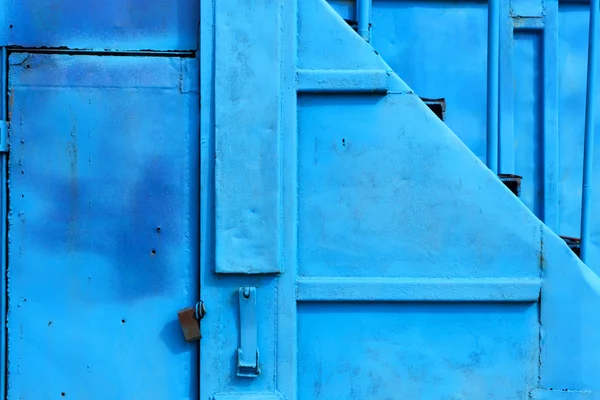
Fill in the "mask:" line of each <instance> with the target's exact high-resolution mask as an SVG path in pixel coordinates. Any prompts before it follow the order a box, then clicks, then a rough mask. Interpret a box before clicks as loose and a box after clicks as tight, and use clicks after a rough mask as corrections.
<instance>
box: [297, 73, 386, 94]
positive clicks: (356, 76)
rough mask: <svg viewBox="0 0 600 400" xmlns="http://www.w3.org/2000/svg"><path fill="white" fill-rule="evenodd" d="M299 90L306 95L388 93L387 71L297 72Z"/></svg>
mask: <svg viewBox="0 0 600 400" xmlns="http://www.w3.org/2000/svg"><path fill="white" fill-rule="evenodd" d="M296 80H297V90H298V92H305V93H387V91H388V73H387V72H386V71H385V70H307V69H300V70H298V71H296Z"/></svg>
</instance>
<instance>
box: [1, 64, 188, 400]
mask: <svg viewBox="0 0 600 400" xmlns="http://www.w3.org/2000/svg"><path fill="white" fill-rule="evenodd" d="M196 76H197V68H196V60H195V59H191V58H190V59H182V58H168V57H162V58H161V57H109V56H103V57H96V56H68V55H49V54H30V55H27V54H13V55H11V57H10V67H9V95H10V99H9V113H10V115H9V116H10V141H11V153H10V159H9V173H10V194H9V204H10V211H9V241H10V244H9V262H8V296H9V305H8V308H9V309H8V374H9V382H10V384H9V388H8V397H9V398H10V399H21V398H32V399H43V398H59V397H61V395H62V396H64V397H70V398H86V399H94V398H98V399H110V398H113V399H117V398H122V399H136V398H140V399H141V398H144V399H150V398H155V399H159V398H164V399H166V398H177V399H183V398H197V386H198V385H197V376H198V375H197V362H198V353H197V352H198V347H197V344H186V343H185V342H184V341H183V337H182V334H181V330H180V327H179V324H178V322H177V315H176V311H177V310H178V309H179V308H183V307H185V306H189V305H193V304H195V302H196V301H197V299H198V256H197V251H196V245H195V244H196V243H197V239H198V231H197V225H198V209H197V208H198V193H197V185H196V182H197V176H198V152H197V150H196V149H197V145H198V142H197V132H198V128H197V127H198V116H197V110H198V98H197V89H196V87H195V83H194V82H197V78H196ZM34 383H35V384H34Z"/></svg>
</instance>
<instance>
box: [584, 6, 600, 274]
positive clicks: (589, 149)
mask: <svg viewBox="0 0 600 400" xmlns="http://www.w3.org/2000/svg"><path fill="white" fill-rule="evenodd" d="M599 18H600V2H599V1H598V0H594V1H591V2H590V39H589V44H588V68H587V81H586V102H585V135H584V140H583V182H582V188H583V193H582V199H581V259H582V260H583V262H588V261H589V260H590V259H589V257H588V246H589V241H590V239H591V238H590V230H591V229H590V227H591V224H592V221H591V219H592V209H591V207H592V206H591V205H592V181H593V180H592V174H593V173H594V169H593V168H594V164H593V160H594V144H595V143H594V131H595V129H596V100H597V98H598V93H597V92H598V91H597V88H596V86H597V75H598V74H597V69H598V57H599V55H598V52H600V50H599V46H600V45H599V44H598V27H599V26H600V24H599V22H598V19H599Z"/></svg>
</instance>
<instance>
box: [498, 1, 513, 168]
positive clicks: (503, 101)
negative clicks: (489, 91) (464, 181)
mask: <svg viewBox="0 0 600 400" xmlns="http://www.w3.org/2000/svg"><path fill="white" fill-rule="evenodd" d="M500 15H501V16H502V19H501V21H502V23H501V26H500V39H499V40H500V56H499V60H498V61H499V64H500V69H499V73H498V82H499V85H500V93H499V96H498V104H499V107H500V108H501V109H502V118H500V116H499V119H498V136H499V138H498V172H500V173H502V174H510V175H514V174H516V172H515V115H514V114H515V101H514V98H515V89H514V87H515V86H514V68H513V58H514V55H513V53H514V51H513V49H514V44H513V40H514V25H513V19H512V17H511V15H510V4H509V2H507V1H505V2H502V3H501V8H500Z"/></svg>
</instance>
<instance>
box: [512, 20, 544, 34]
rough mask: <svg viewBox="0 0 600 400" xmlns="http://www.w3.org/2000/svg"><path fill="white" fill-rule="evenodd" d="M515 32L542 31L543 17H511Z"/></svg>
mask: <svg viewBox="0 0 600 400" xmlns="http://www.w3.org/2000/svg"><path fill="white" fill-rule="evenodd" d="M513 27H514V29H515V30H516V31H539V30H543V29H544V18H543V17H513Z"/></svg>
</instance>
